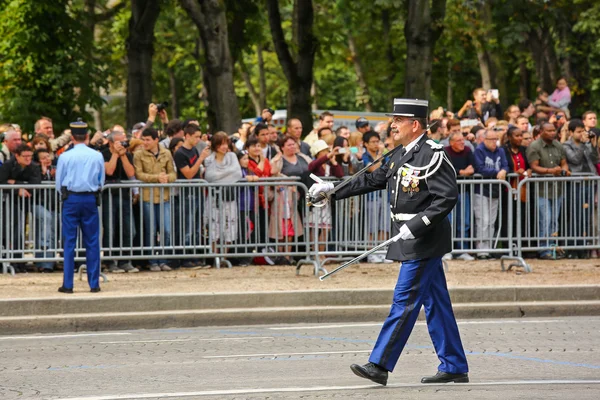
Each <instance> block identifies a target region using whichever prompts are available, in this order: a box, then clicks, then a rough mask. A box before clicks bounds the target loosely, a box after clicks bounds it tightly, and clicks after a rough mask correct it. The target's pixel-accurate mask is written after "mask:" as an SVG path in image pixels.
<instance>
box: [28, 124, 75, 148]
mask: <svg viewBox="0 0 600 400" xmlns="http://www.w3.org/2000/svg"><path fill="white" fill-rule="evenodd" d="M33 129H34V130H35V133H36V135H37V134H38V133H41V134H42V135H46V137H47V138H48V142H49V143H50V147H51V149H49V150H52V151H56V150H58V149H60V148H61V147H63V146H64V145H66V144H67V143H69V142H70V141H71V132H69V131H66V132H65V133H63V134H62V135H60V136H59V137H55V136H54V127H53V125H52V120H51V119H50V118H48V117H41V118H40V119H38V120H37V121H36V122H35V124H34V126H33Z"/></svg>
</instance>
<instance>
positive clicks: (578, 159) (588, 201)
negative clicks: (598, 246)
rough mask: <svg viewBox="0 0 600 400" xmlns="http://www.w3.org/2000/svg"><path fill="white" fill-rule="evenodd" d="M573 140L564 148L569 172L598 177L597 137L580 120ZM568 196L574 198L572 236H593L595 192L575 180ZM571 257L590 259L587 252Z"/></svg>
mask: <svg viewBox="0 0 600 400" xmlns="http://www.w3.org/2000/svg"><path fill="white" fill-rule="evenodd" d="M568 129H569V134H570V136H571V137H570V138H569V140H567V141H566V142H565V143H563V147H564V149H565V155H566V157H567V164H568V165H569V170H570V171H571V172H573V173H585V174H593V175H596V164H597V163H598V151H597V140H598V138H597V137H596V135H594V134H592V135H590V134H589V132H586V130H585V125H584V124H583V122H582V121H581V120H580V119H573V120H571V121H569V126H568ZM567 187H568V193H569V194H570V202H571V203H572V204H570V205H569V210H570V212H571V213H572V220H570V221H569V222H570V223H569V224H568V225H567V227H566V228H567V231H568V236H571V237H584V236H591V234H592V232H591V230H592V221H593V212H592V207H591V206H592V205H593V204H594V192H593V189H592V187H591V186H590V184H589V183H586V182H585V181H579V180H575V181H573V182H569V184H568V186H567ZM570 244H571V245H585V244H586V243H585V241H584V240H583V241H582V240H577V241H571V242H570ZM569 256H570V257H576V258H587V252H586V251H583V250H575V251H573V252H570V254H569Z"/></svg>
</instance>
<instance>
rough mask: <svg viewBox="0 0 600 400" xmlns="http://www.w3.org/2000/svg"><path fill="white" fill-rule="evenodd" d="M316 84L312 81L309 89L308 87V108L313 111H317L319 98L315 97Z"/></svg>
mask: <svg viewBox="0 0 600 400" xmlns="http://www.w3.org/2000/svg"><path fill="white" fill-rule="evenodd" d="M317 95H318V93H317V84H316V82H315V81H313V83H312V85H311V87H310V97H312V105H311V106H310V108H311V109H312V110H313V111H315V110H318V109H319V103H318V100H319V97H318V96H317Z"/></svg>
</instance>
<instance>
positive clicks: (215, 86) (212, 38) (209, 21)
mask: <svg viewBox="0 0 600 400" xmlns="http://www.w3.org/2000/svg"><path fill="white" fill-rule="evenodd" d="M180 3H181V6H182V7H183V8H184V9H185V10H186V11H187V13H188V15H189V16H190V18H192V21H194V23H195V24H196V26H197V27H198V30H199V31H200V37H201V38H202V46H203V48H204V55H205V57H204V65H203V71H204V74H203V79H204V84H205V87H206V90H207V93H208V111H207V114H208V121H209V126H210V130H211V131H212V132H216V131H224V132H226V133H228V134H231V133H233V132H235V131H236V130H237V128H238V126H239V124H240V122H241V117H240V110H239V108H238V101H237V97H236V94H235V89H234V86H233V65H232V60H231V52H230V50H229V42H228V32H227V18H226V15H225V14H226V13H225V6H224V3H223V2H221V1H219V0H180Z"/></svg>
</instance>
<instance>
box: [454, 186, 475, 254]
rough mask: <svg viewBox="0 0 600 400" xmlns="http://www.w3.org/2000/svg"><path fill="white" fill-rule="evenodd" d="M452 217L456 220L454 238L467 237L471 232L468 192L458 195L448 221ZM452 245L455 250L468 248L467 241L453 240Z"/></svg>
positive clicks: (469, 197)
mask: <svg viewBox="0 0 600 400" xmlns="http://www.w3.org/2000/svg"><path fill="white" fill-rule="evenodd" d="M452 218H454V219H455V221H456V225H455V226H456V230H455V235H456V237H455V239H461V238H468V237H469V234H470V232H471V196H470V195H469V193H468V192H465V193H462V194H460V193H459V195H458V201H457V202H456V207H454V210H453V211H452V213H451V214H450V215H449V219H450V222H452ZM453 246H454V248H455V249H457V250H466V249H469V248H470V246H469V242H468V241H464V242H463V241H462V240H454V243H453Z"/></svg>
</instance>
